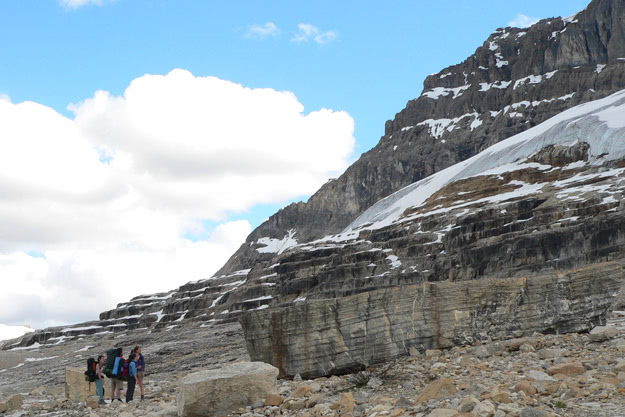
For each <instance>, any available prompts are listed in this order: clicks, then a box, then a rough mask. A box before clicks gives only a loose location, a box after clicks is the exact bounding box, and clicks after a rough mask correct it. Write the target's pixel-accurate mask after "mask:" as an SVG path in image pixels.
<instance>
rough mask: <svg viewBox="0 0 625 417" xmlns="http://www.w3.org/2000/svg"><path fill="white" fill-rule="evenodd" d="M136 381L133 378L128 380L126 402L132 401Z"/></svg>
mask: <svg viewBox="0 0 625 417" xmlns="http://www.w3.org/2000/svg"><path fill="white" fill-rule="evenodd" d="M136 383H137V381H136V380H135V377H134V376H131V377H130V378H129V379H128V388H127V389H126V402H127V403H128V402H130V401H132V397H133V396H134V395H135V384H136Z"/></svg>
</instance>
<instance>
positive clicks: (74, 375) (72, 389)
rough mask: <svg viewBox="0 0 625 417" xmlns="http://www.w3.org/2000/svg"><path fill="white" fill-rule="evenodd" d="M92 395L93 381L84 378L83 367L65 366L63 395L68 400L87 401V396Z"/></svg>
mask: <svg viewBox="0 0 625 417" xmlns="http://www.w3.org/2000/svg"><path fill="white" fill-rule="evenodd" d="M107 386H108V385H107ZM94 395H96V392H95V382H92V383H89V382H87V381H86V380H85V370H84V369H83V368H69V367H68V368H65V397H66V398H67V399H68V400H72V401H87V398H89V397H91V396H94Z"/></svg>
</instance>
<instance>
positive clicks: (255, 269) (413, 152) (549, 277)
mask: <svg viewBox="0 0 625 417" xmlns="http://www.w3.org/2000/svg"><path fill="white" fill-rule="evenodd" d="M624 34H625V10H624V5H623V3H622V2H621V1H616V0H595V1H593V2H592V3H591V4H590V5H589V6H588V7H587V8H586V9H585V10H584V11H582V12H580V13H578V14H577V15H576V16H574V17H570V18H565V19H562V18H557V19H547V20H543V21H541V22H539V23H537V24H535V25H533V26H532V27H531V28H528V29H519V28H504V29H498V30H497V31H495V33H493V34H492V35H491V36H490V37H489V38H488V40H487V41H486V42H485V43H484V44H483V45H482V46H481V47H479V48H478V49H477V51H476V52H475V54H474V55H472V56H471V57H469V58H468V59H467V60H465V61H464V62H463V63H461V64H458V65H456V66H452V67H449V68H446V69H444V70H443V71H441V72H440V73H438V74H434V75H431V76H429V77H428V78H427V79H426V80H425V83H424V92H423V94H422V95H421V96H420V97H418V98H416V99H415V100H412V101H410V102H409V103H408V104H407V106H406V108H405V109H403V110H402V111H401V112H399V113H398V114H397V115H396V116H395V119H394V120H392V121H389V122H387V124H386V133H385V135H384V136H383V137H382V138H381V140H380V142H379V144H378V145H377V146H376V147H375V148H373V149H372V150H370V151H369V152H367V153H366V154H364V155H363V156H362V157H361V158H360V159H359V160H358V161H357V162H356V163H354V165H352V166H351V167H350V168H348V170H347V171H346V172H345V173H344V174H343V175H342V176H341V177H340V178H338V179H336V180H334V181H331V182H329V183H327V184H326V185H324V186H323V187H322V188H321V189H320V190H319V191H318V192H317V193H315V194H314V195H313V196H312V197H311V198H310V200H309V201H308V202H307V203H298V204H294V205H291V206H288V207H286V208H285V209H283V210H281V211H279V212H278V213H276V214H275V215H274V216H272V217H271V218H270V219H269V220H268V221H267V222H266V223H264V224H263V225H261V226H260V227H259V228H257V229H256V230H255V231H253V232H252V234H251V235H250V236H249V237H248V239H247V241H246V243H245V244H244V245H243V246H242V247H241V248H240V249H239V250H238V251H237V252H236V253H235V254H234V255H233V257H232V258H231V259H230V260H229V261H228V263H227V264H226V265H225V266H224V267H223V268H222V270H221V271H220V272H219V273H218V274H217V275H216V276H214V277H211V278H209V279H205V280H200V281H197V282H191V283H188V284H185V285H183V286H181V287H180V288H178V289H175V290H172V291H169V292H167V293H162V294H153V295H142V296H139V297H135V298H133V299H132V300H130V301H129V302H126V303H121V304H119V305H118V306H117V307H116V308H115V309H112V310H110V311H106V312H103V313H102V314H101V315H100V317H99V320H94V321H93V322H89V323H81V324H77V325H74V326H66V327H60V328H49V329H45V330H42V331H37V332H34V333H32V334H29V335H27V336H26V337H23V338H21V339H20V340H17V341H12V342H10V343H7V344H5V346H4V348H11V349H15V348H23V347H26V346H32V345H34V344H35V343H38V344H40V345H46V344H52V343H63V342H64V341H66V340H74V339H77V338H80V337H83V335H88V334H102V335H106V334H116V333H120V332H122V331H126V330H133V332H132V333H133V335H135V336H136V337H137V338H139V337H142V336H141V335H142V334H144V332H147V333H150V334H151V332H156V333H158V332H165V331H168V332H169V331H171V332H176V331H178V330H181V331H186V332H188V330H189V329H190V328H194V326H195V327H202V326H204V327H206V326H212V325H216V324H220V323H228V322H234V321H236V320H239V319H241V322H242V323H243V328H244V330H245V333H246V338H247V342H248V349H249V351H250V355H251V356H253V357H261V358H263V359H264V360H267V361H273V360H278V361H284V360H286V359H285V357H284V356H280V357H278V358H272V357H267V356H266V355H268V351H273V352H278V353H280V352H282V353H285V352H291V351H292V349H293V345H292V344H291V343H290V342H289V338H290V340H291V341H295V342H296V345H298V346H300V347H301V346H310V347H312V348H316V347H318V346H325V347H327V348H328V349H330V350H328V351H302V352H298V351H295V354H296V355H295V357H297V354H300V353H301V354H302V355H308V357H309V358H315V359H319V360H318V364H320V365H316V367H315V368H314V369H312V368H310V369H308V370H306V369H307V368H305V367H304V365H305V364H304V363H303V362H301V361H298V360H297V359H294V360H292V361H291V362H288V361H287V362H284V363H278V364H277V365H278V366H279V367H280V368H281V371H282V372H283V375H290V374H291V373H293V372H299V370H301V369H304V370H305V372H308V374H309V375H318V374H325V373H327V372H330V373H340V372H345V371H347V370H349V369H353V368H358V367H360V366H362V365H363V364H366V363H371V362H375V361H378V360H386V359H388V358H392V357H393V355H395V354H403V353H405V352H406V349H409V347H415V348H419V349H422V348H427V347H428V346H431V347H434V346H439V347H445V346H450V345H453V344H457V343H470V342H471V340H472V341H477V340H482V339H483V338H485V337H486V338H506V337H511V336H514V335H516V334H520V335H523V334H525V333H526V332H530V333H531V332H533V331H545V332H561V331H581V330H587V329H589V328H590V327H592V325H595V324H597V323H601V322H602V321H603V320H604V318H605V314H606V312H607V311H608V310H609V309H610V308H612V306H613V305H614V302H618V297H617V295H618V293H619V291H620V282H621V281H620V277H621V273H622V265H621V263H620V260H621V258H622V254H623V253H624V252H623V250H622V249H623V239H624V236H625V233H624V231H625V224H624V223H625V218H624V217H623V210H622V209H623V206H621V203H620V202H621V197H622V186H623V167H624V166H625V162H624V161H623V145H622V144H623V143H624V142H625V132H624V129H623V128H624V126H623V123H622V122H621V121H622V120H625V107H624V100H625V98H624V93H623V91H622V89H623V88H625V35H624ZM561 277H564V278H561ZM593 277H596V281H593V280H592V278H593ZM565 278H566V279H565ZM509 279H512V280H513V281H506V280H509ZM560 279H562V280H563V281H562V283H560V284H559V280H560ZM497 280H500V281H501V282H500V281H497ZM500 285H501V286H500ZM506 285H507V286H506ZM545 285H546V286H545ZM473 288H475V289H478V288H481V289H480V290H479V291H478V293H479V294H480V295H479V297H478V296H476V297H477V298H471V297H469V298H467V299H463V298H462V297H460V296H459V297H456V298H457V299H456V298H445V297H441V296H442V295H443V293H442V292H441V291H443V289H445V291H449V293H450V294H460V295H462V294H465V295H466V294H469V295H470V294H471V290H472V289H473ZM490 288H493V289H496V288H499V289H498V290H493V291H492V292H489V289H490ZM529 288H534V289H535V290H536V291H537V292H538V293H543V294H544V295H545V296H544V297H543V298H540V297H539V299H536V298H535V295H534V296H532V294H529V295H528V293H527V291H528V289H529ZM425 289H427V291H429V292H427V294H429V295H428V297H426V298H424V299H422V300H421V301H422V302H426V301H427V303H428V304H427V308H426V307H425V306H423V307H422V308H423V310H422V311H424V312H431V313H432V314H433V316H431V317H430V316H429V315H428V314H430V313H427V314H425V313H424V314H423V317H429V318H428V322H427V323H425V324H424V323H421V322H420V324H419V326H421V327H420V328H421V329H422V331H421V333H422V334H421V335H420V336H419V337H418V338H417V339H418V340H417V339H414V340H413V341H412V342H411V343H412V345H410V346H408V345H407V344H405V345H403V346H401V345H399V344H397V343H396V342H397V339H396V337H395V335H394V334H390V335H386V334H385V333H380V334H379V341H383V340H387V341H388V342H389V343H388V344H385V343H382V342H380V343H382V344H381V345H376V343H378V342H376V343H374V344H373V345H374V346H378V352H379V353H380V355H381V356H372V357H366V358H365V359H363V360H361V361H359V362H358V361H351V362H350V361H345V362H343V363H342V364H341V365H340V366H333V365H331V364H328V363H327V362H325V361H326V359H327V358H326V359H323V360H321V359H320V358H321V357H322V356H319V355H321V354H325V353H329V352H335V350H336V349H339V350H340V349H343V352H348V353H349V352H350V351H351V350H355V351H357V350H358V349H360V348H361V347H362V345H361V344H359V343H360V342H359V341H367V340H368V339H367V337H366V335H362V329H360V330H359V329H357V328H353V327H350V326H351V325H352V324H353V323H352V322H350V320H346V319H344V318H341V317H338V316H336V313H337V312H338V311H339V307H341V308H346V310H344V313H345V314H347V315H348V316H349V317H352V318H354V317H355V318H357V320H356V322H357V323H367V322H368V319H367V317H369V318H370V319H371V320H373V321H374V323H372V325H374V326H381V328H384V329H386V328H388V329H393V332H396V334H402V332H404V333H406V332H407V330H409V329H405V328H402V327H401V326H400V327H394V326H392V325H390V324H389V325H388V326H387V325H386V324H385V320H396V321H397V322H398V323H399V322H400V320H399V319H398V317H399V316H396V315H389V314H379V313H376V314H371V315H368V314H369V313H367V312H368V311H372V312H373V311H376V312H379V311H380V310H382V311H391V310H392V308H393V305H388V304H385V302H383V300H384V299H389V300H397V307H398V308H399V307H400V306H401V307H402V308H411V310H410V311H421V310H419V309H416V308H414V307H411V305H410V303H408V304H406V299H404V298H402V297H404V296H406V297H409V298H410V297H412V300H415V299H417V298H416V297H417V296H416V294H417V293H419V294H422V295H421V296H422V297H424V295H423V294H425V292H426V290H425ZM404 290H405V291H404ZM385 291H386V292H385ZM476 291H477V290H476ZM497 291H499V292H497ZM502 294H507V295H508V296H509V297H511V298H510V300H519V302H522V303H524V304H522V305H525V306H526V307H521V305H519V304H518V303H517V304H514V303H511V302H508V301H509V300H508V299H505V297H504V299H502V300H500V298H501V297H500V295H502ZM385 295H388V297H387V298H385ZM354 297H355V298H354ZM393 297H395V298H393ZM615 298H616V299H617V300H616V301H615ZM369 299H371V300H378V302H376V303H372V302H369V301H368V300H369ZM380 300H382V301H380ZM463 300H464V301H463ZM506 300H507V301H506ZM545 300H547V301H548V302H549V303H548V304H545V302H546V301H545ZM504 301H505V302H504ZM455 302H458V303H460V302H464V303H465V304H463V306H460V304H454V303H455ZM471 302H473V304H475V306H473V307H471V305H472V304H471ZM482 302H484V303H486V304H485V305H482V304H481V303H482ZM515 302H516V301H515ZM415 305H416V304H415ZM406 306H408V307H406ZM419 306H421V304H419ZM460 307H462V308H460ZM474 307H475V308H480V310H478V311H475V310H472V308H474ZM353 308H356V310H353ZM441 308H443V310H441ZM350 309H351V310H350ZM358 309H362V310H358ZM528 309H529V310H528ZM341 311H343V310H341ZM407 311H408V310H398V311H397V312H398V314H400V315H401V314H406V312H407ZM454 311H458V317H459V319H458V320H461V321H463V322H466V323H468V324H471V326H472V327H470V328H468V329H467V328H465V327H462V326H460V327H457V329H458V331H459V332H460V334H456V333H455V330H454V331H451V330H450V329H449V327H448V326H450V325H454V326H457V323H456V322H455V321H454V320H451V321H449V320H447V319H446V317H447V316H446V315H445V314H442V313H444V312H454ZM499 311H501V314H499V315H495V316H494V317H496V319H497V320H498V321H497V322H496V323H494V322H492V321H490V319H489V314H491V313H493V312H499ZM402 317H403V318H404V319H405V320H407V321H404V322H411V323H413V322H414V323H417V322H416V321H414V320H413V319H412V318H411V317H410V315H409V316H402ZM432 317H434V318H435V319H433V318H432ZM436 317H438V318H436ZM443 318H445V320H442V319H443ZM422 319H423V318H422ZM303 322H306V323H308V324H309V326H306V328H305V329H304V331H303V333H301V334H300V333H297V332H296V330H297V329H294V328H292V327H291V326H293V325H298V324H301V323H303ZM341 323H347V327H348V328H349V332H351V333H349V332H348V333H344V330H345V329H344V327H343V325H342V324H341ZM278 324H279V325H278ZM316 326H317V327H316ZM318 326H322V328H325V329H326V330H328V331H329V332H330V333H331V334H332V335H333V336H332V339H331V340H330V339H328V340H324V341H323V342H324V343H323V344H322V343H320V344H318V345H315V344H311V343H310V340H313V339H310V336H311V334H310V333H307V332H308V330H311V331H312V330H313V329H317V330H319V327H318ZM323 326H325V327H323ZM415 326H416V324H415ZM432 326H438V329H433V327H432ZM491 326H492V329H491ZM300 327H301V326H300ZM202 328H203V327H202ZM294 332H295V333H294ZM450 332H451V333H450ZM147 333H146V334H147ZM185 334H188V333H185ZM345 334H351V335H352V336H353V337H344V335H345ZM371 334H372V335H373V334H376V333H375V332H373V333H371ZM359 335H360V336H359ZM300 336H301V337H302V338H303V339H301V338H300ZM387 336H388V337H387ZM268 337H269V338H270V339H268ZM307 337H308V338H309V339H306V338H307ZM285 338H286V339H285ZM254 340H257V341H258V342H254ZM306 340H308V342H307V341H306ZM336 340H339V341H340V340H342V343H343V345H340V343H339V344H337V343H335V342H336ZM351 340H353V341H354V343H355V344H349V343H352V342H350V341H351ZM348 342H349V343H348ZM368 343H369V341H367V343H365V346H367V345H368ZM274 348H275V349H274ZM289 360H291V359H289ZM302 373H304V371H303V372H302Z"/></svg>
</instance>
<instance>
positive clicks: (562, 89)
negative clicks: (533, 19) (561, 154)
mask: <svg viewBox="0 0 625 417" xmlns="http://www.w3.org/2000/svg"><path fill="white" fill-rule="evenodd" d="M624 15H625V5H624V4H623V2H621V1H616V0H594V1H593V2H592V3H591V4H590V5H589V6H588V7H587V8H586V9H585V10H584V11H582V12H580V13H578V14H577V15H575V16H572V17H569V18H556V19H546V20H542V21H540V22H538V23H536V24H535V25H533V26H531V27H530V28H528V29H519V28H501V29H498V30H496V31H495V32H494V33H493V34H492V35H491V36H490V37H489V38H488V39H487V40H486V41H485V42H484V44H483V45H482V46H480V47H479V48H478V49H477V50H476V52H475V53H474V54H473V55H472V56H470V57H469V58H467V59H466V60H465V61H464V62H462V63H461V64H458V65H454V66H451V67H448V68H445V69H443V70H442V71H440V72H439V73H438V74H433V75H430V76H429V77H428V78H427V79H426V80H425V82H424V85H423V93H422V94H421V96H420V97H418V98H416V99H414V100H412V101H410V102H408V104H407V106H406V108H404V109H403V110H402V111H400V112H399V113H397V114H396V116H395V118H394V119H393V120H389V121H388V122H386V127H385V135H384V136H383V137H382V138H381V139H380V142H379V143H378V145H377V146H375V147H374V148H373V149H371V150H370V151H369V152H366V153H365V154H363V155H362V156H361V157H360V159H359V160H358V161H356V162H355V163H354V164H353V165H352V166H351V167H349V168H348V169H347V171H346V172H345V173H344V174H343V175H342V176H341V177H339V178H338V179H336V180H334V181H330V182H329V183H327V184H325V185H324V186H323V187H321V189H319V191H317V192H316V193H315V194H314V195H313V196H312V197H311V198H310V199H309V200H308V202H306V203H297V204H291V205H290V206H288V207H285V208H284V209H282V210H280V211H279V212H278V213H276V214H275V215H273V216H271V217H270V218H269V219H268V220H267V221H266V222H265V223H263V224H262V225H260V226H259V227H258V228H257V229H256V230H254V231H253V232H252V233H251V234H250V235H249V237H248V238H247V240H246V242H245V243H244V244H243V245H242V246H241V248H240V249H239V250H238V251H237V252H236V253H235V254H234V255H233V256H232V257H231V258H230V260H229V261H228V262H227V263H226V264H225V265H224V267H223V268H222V269H221V270H220V271H219V272H218V273H217V275H223V274H227V273H232V272H234V271H236V270H242V269H247V268H250V267H251V266H252V265H254V264H255V263H256V262H259V261H268V260H269V259H270V258H271V257H272V255H273V254H272V253H271V252H269V251H268V249H267V248H264V244H263V242H265V241H271V239H275V240H283V239H284V238H285V237H286V236H289V237H290V239H291V240H293V239H295V240H296V241H297V242H307V241H310V240H314V239H318V238H321V237H322V236H325V235H328V234H334V233H338V232H340V231H341V230H342V229H343V228H344V227H346V226H347V225H348V224H349V223H351V222H352V221H353V220H354V219H355V218H356V217H357V216H359V215H360V214H361V213H362V212H363V211H364V210H366V209H367V208H369V207H370V206H371V205H372V204H374V203H375V202H377V201H378V200H380V199H381V198H384V197H386V196H388V195H390V194H391V193H393V192H395V191H397V190H399V189H401V188H403V187H405V186H407V185H409V184H411V183H413V182H416V181H419V180H421V179H423V178H426V177H428V176H429V175H432V174H434V173H436V172H438V171H440V170H442V169H444V168H447V167H449V166H451V165H453V164H455V163H458V162H460V161H463V160H465V159H467V158H470V157H471V156H473V155H475V154H477V153H479V152H480V151H482V150H484V149H486V148H487V147H489V146H491V145H493V144H495V143H497V142H499V141H501V140H503V139H506V138H508V137H510V136H513V135H515V134H517V133H520V132H522V131H524V130H527V129H529V128H531V127H533V126H536V125H537V124H539V123H541V122H543V121H545V120H547V119H549V118H550V117H553V116H555V115H556V114H558V113H560V112H562V111H564V110H566V109H568V108H571V107H573V106H575V105H577V104H580V103H584V102H587V101H591V100H596V99H599V98H602V97H605V96H607V95H609V94H611V93H614V92H615V91H617V90H619V89H621V88H624V87H625V71H623V68H625V60H624V59H623V58H625V29H624V26H625V23H624V22H623V16H624Z"/></svg>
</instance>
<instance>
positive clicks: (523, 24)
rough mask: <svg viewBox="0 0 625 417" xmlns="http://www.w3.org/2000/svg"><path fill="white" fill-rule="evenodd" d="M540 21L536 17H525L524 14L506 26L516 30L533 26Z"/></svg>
mask: <svg viewBox="0 0 625 417" xmlns="http://www.w3.org/2000/svg"><path fill="white" fill-rule="evenodd" d="M539 20H540V19H539V18H537V17H530V16H525V15H524V14H521V13H519V14H518V15H517V17H515V18H514V19H513V20H511V21H510V22H508V26H512V27H517V28H528V27H530V26H532V25H533V24H535V23H537V22H538V21H539Z"/></svg>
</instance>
